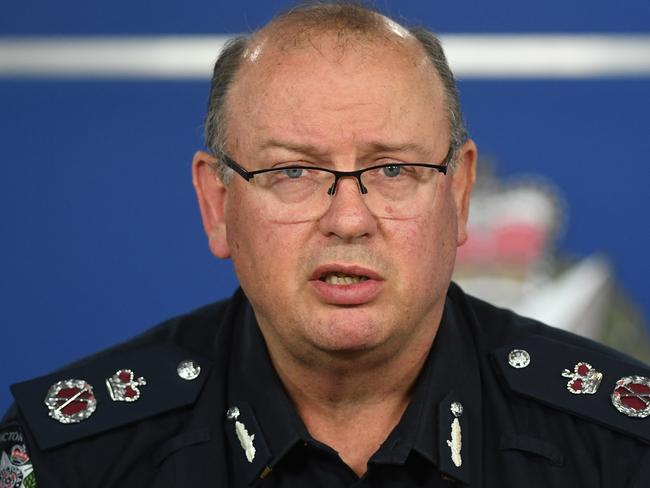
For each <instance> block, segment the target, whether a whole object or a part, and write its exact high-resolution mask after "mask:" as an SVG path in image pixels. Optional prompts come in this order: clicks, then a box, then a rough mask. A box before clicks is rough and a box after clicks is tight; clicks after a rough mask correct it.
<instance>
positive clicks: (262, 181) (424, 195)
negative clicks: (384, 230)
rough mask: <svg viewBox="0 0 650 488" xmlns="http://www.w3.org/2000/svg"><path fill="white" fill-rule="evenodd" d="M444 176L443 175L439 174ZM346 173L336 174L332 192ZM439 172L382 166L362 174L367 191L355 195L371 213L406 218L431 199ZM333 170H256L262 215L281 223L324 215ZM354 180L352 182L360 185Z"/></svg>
mask: <svg viewBox="0 0 650 488" xmlns="http://www.w3.org/2000/svg"><path fill="white" fill-rule="evenodd" d="M440 176H442V175H440ZM346 178H352V179H356V177H355V176H349V177H345V176H343V177H340V178H339V181H338V182H337V189H336V193H339V192H340V191H341V184H342V182H343V180H345V179H346ZM438 179H439V178H438V171H437V170H436V169H434V168H428V167H422V166H411V165H386V166H381V167H377V168H373V169H369V170H367V171H364V172H363V173H362V174H361V180H362V181H363V185H364V186H365V187H366V188H367V190H368V192H367V193H366V194H363V195H362V194H361V192H359V198H360V199H361V201H362V202H363V203H364V204H365V205H366V206H367V207H368V209H369V210H370V212H371V213H372V214H373V215H375V216H376V217H380V218H408V217H411V216H416V215H419V214H421V213H422V212H423V211H426V209H427V208H430V207H427V205H430V204H432V203H433V197H434V194H435V188H436V186H437V181H438ZM334 182H335V175H334V174H333V173H330V172H329V171H324V170H321V169H317V168H304V167H292V168H280V169H277V170H274V171H268V172H265V173H260V174H257V175H255V178H254V179H253V180H251V183H253V184H254V186H255V188H256V189H257V192H258V194H259V195H258V198H260V200H261V201H263V202H264V209H265V212H268V215H265V217H267V218H269V219H271V220H276V221H279V222H303V221H308V220H315V219H318V218H320V217H322V215H323V214H325V212H327V209H328V208H329V206H330V204H331V200H332V198H336V193H335V194H334V195H329V194H328V190H329V189H330V188H331V187H332V185H333V184H334ZM357 183H358V182H355V185H356V186H357V190H359V187H358V184H357Z"/></svg>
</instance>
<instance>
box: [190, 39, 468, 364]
mask: <svg viewBox="0 0 650 488" xmlns="http://www.w3.org/2000/svg"><path fill="white" fill-rule="evenodd" d="M270 45H272V43H260V46H261V47H260V49H257V50H252V52H254V56H251V57H250V58H249V59H248V60H247V61H246V62H245V64H244V67H243V68H242V69H241V71H240V72H239V73H238V75H237V78H236V80H235V83H234V85H233V87H232V90H231V92H230V93H229V99H228V104H229V107H230V110H229V118H228V135H229V139H228V141H227V144H228V152H229V155H230V156H231V157H232V158H233V159H234V160H236V161H237V162H239V163H240V164H241V165H242V166H244V167H245V168H246V169H248V170H249V171H251V170H255V169H261V168H268V167H272V166H275V165H278V164H284V163H296V164H314V165H317V166H324V167H331V168H334V169H338V170H354V169H359V168H362V167H364V166H370V165H373V164H381V163H382V162H386V161H387V160H389V159H390V160H399V161H402V162H430V163H440V162H441V161H442V160H443V159H444V157H445V155H446V153H447V150H448V148H449V128H448V123H447V119H446V106H445V101H444V93H443V88H442V85H441V83H440V81H439V80H438V78H437V76H436V75H435V74H434V71H433V68H432V67H431V66H430V65H429V63H428V61H427V60H426V58H425V55H424V53H423V52H422V51H421V50H420V49H419V48H418V47H417V45H415V43H414V41H413V40H412V39H405V40H402V41H400V42H399V43H390V44H389V43H385V42H376V43H374V44H370V43H369V44H364V45H362V46H360V47H358V48H357V46H356V45H355V46H351V47H347V48H346V49H343V50H342V49H340V48H339V47H338V46H336V45H335V41H334V40H333V39H330V38H328V37H327V36H321V37H320V38H319V39H318V40H317V42H316V46H315V47H314V46H312V45H310V46H304V47H296V48H291V49H289V50H288V51H287V50H284V51H283V52H278V51H274V50H273V48H272V47H267V46H270ZM316 47H317V48H318V49H316ZM475 159H476V151H475V147H474V145H473V143H471V142H468V143H467V144H465V146H463V148H462V150H461V153H460V156H459V158H458V169H457V171H456V172H455V173H453V174H448V175H446V176H445V175H442V174H440V175H439V176H437V177H436V179H435V181H434V182H432V183H431V184H430V188H428V189H425V190H426V191H423V193H422V196H421V197H420V198H418V199H417V200H416V201H414V204H413V211H412V212H410V213H409V215H408V217H406V218H389V217H381V218H378V217H376V216H375V215H373V213H372V212H371V210H370V209H369V208H368V207H367V206H366V204H365V202H364V197H363V196H362V195H361V194H360V193H359V189H358V186H357V183H356V181H355V180H354V179H353V178H346V179H342V180H341V181H340V182H339V185H338V188H337V192H336V195H335V196H334V197H330V196H328V195H327V194H325V193H324V194H323V196H322V198H323V199H329V201H330V205H329V207H328V209H327V210H326V211H325V213H323V214H322V215H321V216H320V217H318V218H314V219H310V220H301V221H298V222H294V223H286V222H280V221H278V220H276V219H273V218H272V216H271V215H269V212H268V210H267V209H266V208H265V202H264V201H261V199H260V198H258V197H257V194H256V192H255V191H253V188H252V187H251V183H249V182H246V181H245V180H244V179H243V178H240V177H239V176H238V175H236V174H233V175H232V176H231V178H230V181H229V183H228V184H227V185H223V184H222V183H221V182H220V181H219V180H218V179H217V178H216V177H215V175H214V173H213V172H212V171H211V170H210V169H209V168H208V165H207V164H206V162H207V161H209V160H210V157H209V156H208V155H206V154H204V153H197V155H196V156H195V161H194V183H195V186H196V189H197V193H198V197H199V203H200V206H201V211H202V216H203V220H204V226H205V229H206V232H207V234H208V237H209V239H210V248H211V249H212V251H213V253H214V254H215V255H217V256H219V257H222V258H224V257H231V258H232V260H233V263H234V266H235V270H236V273H237V276H238V277H239V280H240V283H241V286H242V287H243V289H244V291H245V292H246V295H247V296H248V297H249V299H250V301H251V303H252V305H253V307H254V309H255V313H256V316H257V319H258V322H259V324H260V327H261V329H262V332H263V334H264V336H265V339H266V341H267V344H268V346H269V349H270V350H271V352H272V355H273V354H276V355H289V356H292V357H293V358H294V359H298V360H300V361H302V362H308V363H309V362H314V361H318V360H320V359H324V358H333V357H341V358H344V357H346V356H358V355H359V354H367V355H369V356H373V355H374V356H376V357H378V358H379V357H390V356H391V355H395V354H399V353H400V352H403V351H408V350H409V348H412V347H413V345H414V344H422V343H427V344H430V342H431V340H432V339H433V336H434V335H435V332H436V330H437V327H438V324H439V320H440V316H441V311H442V306H443V304H444V299H445V294H446V290H447V287H448V285H449V280H450V277H451V272H452V269H453V264H454V259H455V253H456V247H457V246H458V245H460V244H462V242H463V241H464V240H465V222H466V218H467V203H468V198H469V192H470V189H471V185H472V183H473V179H474V162H475ZM335 276H337V277H342V276H348V277H350V278H352V283H347V284H346V282H349V281H350V280H345V279H343V280H342V279H340V278H334V277H335Z"/></svg>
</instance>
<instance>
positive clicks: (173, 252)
mask: <svg viewBox="0 0 650 488" xmlns="http://www.w3.org/2000/svg"><path fill="white" fill-rule="evenodd" d="M292 4H293V2H288V1H279V0H277V1H269V0H264V1H263V0H257V1H253V0H240V1H238V2H222V1H219V0H211V1H206V0H197V1H189V2H187V1H185V2H180V1H172V0H157V1H155V2H153V1H139V2H132V1H126V0H112V1H111V2H106V1H88V0H86V1H83V2H82V1H80V0H67V1H66V2H48V1H45V0H39V1H35V0H33V1H30V0H23V1H21V2H18V1H11V0H10V1H5V2H3V8H2V13H1V14H0V147H1V149H2V151H1V153H0V154H1V157H2V162H1V163H0V306H1V308H2V319H0V320H1V322H0V323H1V335H0V344H1V346H2V354H1V355H0V366H1V368H0V410H4V409H5V408H6V407H7V406H8V405H9V404H10V402H11V397H10V393H9V390H8V385H9V384H11V383H14V382H18V381H22V380H26V379H29V378H32V377H34V376H37V375H41V374H45V373H46V372H48V371H50V370H51V369H53V368H57V367H60V366H62V365H64V364H66V363H69V362H71V361H73V360H75V359H78V358H80V357H81V356H85V355H87V354H89V353H91V352H94V351H96V350H99V349H102V348H104V347H107V346H109V345H111V344H113V343H115V342H118V341H122V340H125V339H128V338H129V337H131V336H133V335H135V334H137V333H139V332H141V331H143V330H145V329H146V328H148V327H150V326H152V325H154V324H156V323H157V322H159V321H162V320H164V319H166V318H168V317H170V316H172V315H175V314H180V313H183V312H185V311H188V310H190V309H192V308H195V307H198V306H200V305H202V304H205V303H208V302H211V301H214V300H216V299H218V298H222V297H227V296H229V295H230V294H231V293H232V292H233V290H234V289H235V287H236V286H237V284H236V280H235V278H234V275H233V272H232V269H231V266H230V263H229V262H221V261H217V260H216V259H215V258H213V257H212V256H211V254H210V253H209V252H208V249H207V242H206V239H205V237H204V235H203V231H202V228H201V224H200V219H199V212H198V209H197V206H196V204H195V201H194V195H193V191H192V187H191V181H190V161H191V157H192V154H193V153H194V151H195V150H197V149H199V148H202V147H203V144H202V118H203V116H204V112H205V105H206V100H207V94H208V89H209V76H210V73H211V64H212V63H213V62H214V60H215V59H216V56H217V54H218V51H219V49H220V47H221V45H222V44H223V41H224V40H225V39H226V38H227V37H228V36H230V35H232V34H234V33H239V32H248V31H251V30H253V29H255V28H257V27H259V26H261V25H263V24H264V23H265V22H267V21H268V20H269V19H270V18H272V16H273V15H274V13H276V12H277V11H279V10H282V9H286V8H287V7H289V6H291V5H292ZM375 5H376V6H377V7H378V8H379V9H380V10H382V11H384V12H386V13H388V14H390V15H392V16H394V17H396V18H397V19H398V20H402V21H403V22H405V23H407V24H421V25H424V26H426V27H428V28H431V29H433V30H435V31H437V32H439V33H441V34H442V37H443V41H444V44H445V46H446V47H447V50H448V51H447V52H448V55H449V58H450V62H451V65H452V69H454V71H455V72H456V75H457V77H458V78H459V87H460V91H461V97H462V102H463V106H464V113H465V117H466V120H467V123H468V126H469V130H470V133H471V135H472V137H473V138H474V139H475V140H476V141H477V144H478V146H479V149H480V151H481V155H482V156H481V173H480V177H479V182H478V186H477V191H476V194H475V196H474V202H473V209H472V216H471V233H470V241H469V242H468V244H467V246H466V247H465V248H463V249H461V252H460V253H459V267H458V272H457V275H456V278H457V279H458V280H459V281H460V282H461V283H462V284H463V286H464V287H466V288H467V289H468V290H470V291H472V292H473V293H475V294H477V295H479V296H483V297H486V298H489V299H490V300H493V301H496V302H498V303H501V304H503V305H505V306H508V307H511V308H514V309H515V310H518V311H520V312H522V313H526V314H531V315H533V316H536V317H539V318H541V319H543V320H546V321H547V322H549V323H551V324H552V325H556V326H559V327H564V328H567V329H570V330H574V331H577V332H578V333H581V334H584V335H588V336H592V337H598V338H601V339H603V340H605V341H607V342H608V343H610V344H614V345H615V346H616V347H620V348H623V349H625V350H627V351H629V352H631V353H632V354H634V355H636V356H637V357H641V358H646V359H647V358H648V355H647V347H646V344H647V341H646V334H647V317H648V314H649V313H650V293H649V292H648V283H649V279H648V274H649V272H650V267H649V266H648V258H647V255H648V249H649V248H650V230H649V228H648V227H649V224H648V220H649V219H648V217H647V211H648V209H650V190H649V181H650V164H649V163H650V161H649V156H648V155H649V154H650V137H649V136H648V132H649V131H648V129H649V126H650V124H648V113H650V3H648V1H647V0H627V1H625V2H617V3H614V2H611V1H608V0H592V1H589V2H586V1H585V2H579V1H575V2H567V1H566V0H547V1H545V2H520V1H515V0H494V1H491V2H485V1H479V0H476V1H463V2H430V1H426V2H425V1H404V0H402V1H396V0H395V1H393V0H378V1H376V2H375Z"/></svg>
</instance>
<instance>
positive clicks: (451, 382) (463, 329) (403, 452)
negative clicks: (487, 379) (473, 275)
mask: <svg viewBox="0 0 650 488" xmlns="http://www.w3.org/2000/svg"><path fill="white" fill-rule="evenodd" d="M452 286H455V285H452ZM476 354H477V351H476V348H475V346H474V340H473V339H472V336H471V334H470V332H469V327H468V324H466V322H465V321H464V320H463V317H462V314H461V313H459V311H458V310H457V308H456V306H455V304H454V303H453V299H451V298H450V297H448V299H447V301H446V303H445V308H444V312H443V317H442V320H441V323H440V327H439V328H438V332H437V334H436V338H435V340H434V342H433V346H432V348H431V351H430V352H429V356H428V357H427V359H426V361H425V364H424V365H423V367H422V371H421V373H420V376H419V377H418V379H417V381H416V383H415V386H414V389H413V396H412V399H411V402H410V403H409V406H408V407H407V409H406V411H405V412H404V415H403V416H402V419H401V420H400V422H399V424H398V425H397V426H396V427H395V429H394V430H393V432H391V434H390V435H389V437H388V439H387V440H386V442H384V444H383V445H382V446H381V448H380V449H379V451H378V452H377V453H376V454H375V455H374V456H373V457H372V459H371V462H376V463H384V464H404V463H406V461H407V459H408V456H409V455H410V453H411V452H412V451H414V452H417V453H418V454H419V455H420V456H422V457H424V458H425V459H427V460H428V461H429V462H430V463H432V464H435V465H437V466H438V469H439V470H440V471H441V472H442V473H443V474H444V475H445V476H447V477H451V478H454V479H457V480H459V481H462V482H464V483H469V481H470V472H471V473H472V476H471V477H474V476H475V473H480V471H481V462H480V459H481V451H480V449H481V431H482V425H481V385H480V375H479V366H478V360H477V357H476ZM452 404H454V408H453V409H452ZM459 406H460V407H461V408H462V412H461V411H460V410H459ZM456 418H457V419H458V422H457V427H454V424H455V422H454V419H456ZM447 441H449V444H452V445H453V446H454V448H455V449H457V448H458V447H459V446H460V452H459V453H457V454H456V455H455V456H453V457H452V446H450V445H449V444H448V442H447ZM459 441H460V444H459ZM454 461H455V462H454ZM459 461H460V464H459V465H458V466H457V464H458V462H459ZM477 478H478V479H480V476H477Z"/></svg>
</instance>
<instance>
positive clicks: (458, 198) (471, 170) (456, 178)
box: [451, 139, 478, 246]
mask: <svg viewBox="0 0 650 488" xmlns="http://www.w3.org/2000/svg"><path fill="white" fill-rule="evenodd" d="M477 157H478V150H477V149H476V144H474V141H472V140H471V139H470V140H467V141H466V142H465V143H464V144H463V145H462V146H461V147H460V149H459V151H458V156H457V158H456V169H455V171H454V173H453V174H452V175H451V176H452V193H453V197H454V202H455V204H456V221H457V225H458V230H457V238H456V240H457V242H456V244H457V245H458V246H462V245H463V244H464V243H465V241H466V240H467V219H468V217H469V198H470V195H471V193H472V187H473V186H474V181H475V180H476V160H477Z"/></svg>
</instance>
